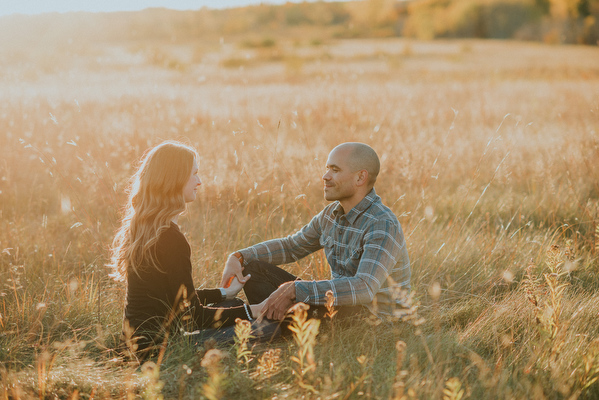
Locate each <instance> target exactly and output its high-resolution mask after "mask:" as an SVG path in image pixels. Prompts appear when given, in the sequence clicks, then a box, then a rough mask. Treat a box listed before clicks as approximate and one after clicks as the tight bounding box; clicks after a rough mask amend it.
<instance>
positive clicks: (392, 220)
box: [221, 143, 410, 320]
mask: <svg viewBox="0 0 599 400" xmlns="http://www.w3.org/2000/svg"><path fill="white" fill-rule="evenodd" d="M379 169H380V161H379V158H378V156H377V154H376V152H375V151H374V150H373V149H372V148H371V147H370V146H368V145H366V144H363V143H343V144H340V145H339V146H337V147H335V148H334V149H333V150H332V151H331V153H330V154H329V157H328V159H327V164H326V172H325V174H324V175H323V177H322V180H323V182H324V198H325V199H326V200H328V201H331V202H333V203H332V204H329V205H328V206H327V207H325V208H324V210H322V211H321V212H320V213H319V214H318V215H316V216H315V217H314V218H313V219H312V221H310V223H309V224H308V225H306V226H304V227H303V228H302V229H301V230H300V231H298V232H296V233H295V234H293V235H290V236H287V237H285V238H280V239H273V240H268V241H265V242H262V243H258V244H255V245H253V246H251V247H248V248H245V249H243V250H239V251H237V252H235V253H233V254H231V256H229V259H228V260H227V263H226V265H225V269H224V271H223V276H222V282H221V286H226V284H227V282H229V281H230V280H231V279H232V278H234V277H236V278H237V279H239V281H240V282H244V283H245V287H244V291H245V294H246V297H247V299H248V301H249V302H250V303H251V304H254V303H262V302H263V303H264V304H263V307H262V313H261V315H260V316H253V317H255V318H258V317H260V318H261V317H266V318H268V319H274V320H282V319H283V318H284V317H285V314H286V313H287V311H288V310H289V308H291V306H293V304H294V303H296V302H303V303H305V304H308V305H309V306H310V308H311V310H312V311H313V312H312V316H316V317H318V316H323V314H324V305H325V304H326V301H327V298H326V295H325V294H326V292H327V291H329V290H330V291H332V292H333V295H334V297H335V303H334V306H337V307H338V308H337V310H338V315H339V316H341V317H344V316H355V315H358V314H362V315H367V314H368V313H372V314H374V315H376V316H378V317H384V316H391V317H392V316H393V315H394V312H395V311H397V310H400V309H401V308H402V307H403V300H405V298H406V295H407V293H408V292H409V290H410V261H409V258H408V252H407V249H406V242H405V239H404V235H403V231H402V229H401V225H400V224H399V221H398V220H397V217H396V216H395V215H394V214H393V212H392V211H391V210H390V209H389V208H388V207H386V206H385V205H383V204H382V202H381V198H380V197H379V196H377V194H376V192H375V190H374V184H375V182H376V178H377V176H378V173H379ZM323 248H324V252H325V256H326V258H327V261H328V264H329V266H330V268H331V279H328V280H320V281H315V280H301V279H299V278H298V277H296V276H294V275H292V274H290V273H289V272H287V271H285V270H283V269H281V268H279V267H277V265H281V264H287V263H291V262H295V261H297V260H299V259H301V258H303V257H305V256H307V255H308V254H311V253H313V252H315V251H318V250H320V249H323ZM250 276H251V279H250V278H249V277H250Z"/></svg>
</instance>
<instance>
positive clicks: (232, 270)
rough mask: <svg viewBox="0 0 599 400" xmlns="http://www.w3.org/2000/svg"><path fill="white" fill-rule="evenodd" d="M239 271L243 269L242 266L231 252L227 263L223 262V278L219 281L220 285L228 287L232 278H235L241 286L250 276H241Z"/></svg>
mask: <svg viewBox="0 0 599 400" xmlns="http://www.w3.org/2000/svg"><path fill="white" fill-rule="evenodd" d="M241 271H243V267H242V266H241V263H240V262H239V259H238V258H237V257H235V256H234V255H233V254H231V255H230V256H229V259H228V260H227V263H226V264H225V269H224V270H223V278H222V280H221V281H220V286H221V287H224V288H228V287H229V285H230V284H231V282H232V280H233V278H237V280H238V281H239V283H241V285H242V286H243V285H244V284H245V283H246V282H247V280H248V279H250V278H249V277H247V276H243V274H242V273H241ZM239 290H241V289H239Z"/></svg>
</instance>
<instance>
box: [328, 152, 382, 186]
mask: <svg viewBox="0 0 599 400" xmlns="http://www.w3.org/2000/svg"><path fill="white" fill-rule="evenodd" d="M335 150H340V151H342V152H343V153H345V154H346V156H347V161H348V165H349V167H350V169H351V170H352V171H360V170H363V169H365V170H366V171H368V185H369V186H370V187H373V186H374V183H375V182H376V177H377V176H378V174H379V171H380V169H381V162H380V161H379V156H378V155H377V154H376V152H375V151H374V149H373V148H372V147H370V146H368V145H367V144H364V143H358V142H347V143H342V144H340V145H339V146H337V147H335V148H334V149H333V151H335Z"/></svg>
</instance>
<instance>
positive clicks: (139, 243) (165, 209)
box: [111, 141, 262, 355]
mask: <svg viewBox="0 0 599 400" xmlns="http://www.w3.org/2000/svg"><path fill="white" fill-rule="evenodd" d="M201 183H202V182H201V180H200V177H199V176H198V156H197V153H196V151H195V150H194V149H193V148H191V147H189V146H187V145H185V144H182V143H179V142H174V141H168V142H164V143H161V144H160V145H158V146H156V147H154V148H152V149H149V150H148V151H147V152H146V153H145V155H144V156H143V158H142V160H141V164H140V165H139V168H138V169H137V172H136V173H135V175H134V176H133V178H132V180H131V183H130V187H129V189H128V194H129V196H128V202H127V205H126V208H125V210H124V217H123V219H122V223H121V227H120V228H119V230H118V231H117V234H116V237H115V238H114V242H113V247H112V260H111V262H112V263H111V266H112V268H113V276H114V277H115V278H116V279H117V280H121V281H125V282H126V284H127V300H126V305H125V320H124V327H123V333H124V340H125V342H126V343H127V345H128V347H129V349H130V350H133V351H134V352H136V353H137V354H138V355H140V354H141V355H147V354H149V353H151V350H152V349H153V348H156V346H157V345H160V344H161V343H162V341H163V339H164V337H165V334H166V333H167V332H173V331H174V328H176V327H179V328H181V327H182V328H183V329H185V330H187V331H194V330H203V329H211V330H214V329H222V328H225V327H227V326H231V325H234V324H235V320H236V319H237V318H241V319H246V320H252V319H253V318H254V316H259V314H260V311H261V308H262V305H261V304H254V305H247V304H244V303H243V302H242V301H241V300H239V299H236V301H234V302H233V303H231V302H229V306H225V307H222V306H221V307H219V306H208V305H209V304H218V303H221V304H223V301H225V300H231V299H234V298H235V296H236V295H237V293H238V292H239V291H240V290H241V289H242V287H243V285H244V284H245V282H246V281H247V280H248V279H245V278H247V277H244V280H243V281H239V280H238V279H237V278H236V279H234V280H233V281H232V283H231V284H230V285H229V286H228V287H227V288H218V289H203V290H196V289H195V288H194V285H193V279H192V274H191V270H192V264H191V248H190V246H189V243H188V242H187V239H186V238H185V236H184V235H183V233H182V232H181V231H180V230H179V227H178V225H177V218H178V216H179V214H181V213H182V212H183V211H185V208H186V204H187V203H190V202H192V201H194V200H195V198H196V192H197V189H198V188H199V187H200V185H201ZM231 304H233V305H231ZM181 324H183V326H181ZM211 332H215V331H211ZM229 336H231V334H229Z"/></svg>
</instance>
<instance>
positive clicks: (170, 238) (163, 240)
mask: <svg viewBox="0 0 599 400" xmlns="http://www.w3.org/2000/svg"><path fill="white" fill-rule="evenodd" d="M179 246H184V247H186V248H188V247H189V243H188V242H187V239H186V238H185V235H184V234H183V232H181V230H180V229H179V227H178V226H177V224H175V223H174V222H171V224H170V226H169V227H168V228H166V229H165V230H164V231H162V233H161V234H160V237H159V238H158V243H157V247H158V250H161V249H165V250H166V249H169V248H171V249H172V248H173V247H179Z"/></svg>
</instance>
